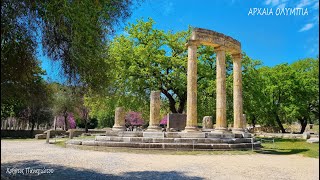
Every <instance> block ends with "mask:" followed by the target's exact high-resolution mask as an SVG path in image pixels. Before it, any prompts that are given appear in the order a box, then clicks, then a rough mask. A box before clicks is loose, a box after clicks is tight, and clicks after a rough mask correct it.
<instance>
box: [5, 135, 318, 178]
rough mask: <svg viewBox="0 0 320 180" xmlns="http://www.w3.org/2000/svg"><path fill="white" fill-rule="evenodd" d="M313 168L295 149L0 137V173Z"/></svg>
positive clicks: (184, 174)
mask: <svg viewBox="0 0 320 180" xmlns="http://www.w3.org/2000/svg"><path fill="white" fill-rule="evenodd" d="M28 168H29V172H27V169H28ZM318 169H319V159H314V158H306V157H302V156H298V155H262V154H254V155H160V154H132V153H111V152H97V151H88V150H78V149H70V148H60V147H57V146H55V145H52V144H45V141H8V140H2V141H1V174H2V175H1V176H2V178H4V176H5V177H9V178H10V179H12V178H13V179H152V180H167V179H219V180H224V179H232V180H234V179H237V180H238V179H239V180H241V179H254V180H258V179H265V180H271V179H283V180H291V179H292V180H294V179H303V180H309V179H310V180H313V179H314V180H316V179H319V170H318ZM14 170H16V171H18V172H17V173H16V174H15V175H13V174H14ZM52 171H53V172H52ZM10 173H11V174H10ZM22 173H24V174H22ZM38 173H39V174H40V175H38ZM41 173H42V174H41Z"/></svg>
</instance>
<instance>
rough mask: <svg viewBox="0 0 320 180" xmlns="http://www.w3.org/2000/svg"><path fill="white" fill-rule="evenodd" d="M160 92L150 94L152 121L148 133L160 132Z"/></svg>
mask: <svg viewBox="0 0 320 180" xmlns="http://www.w3.org/2000/svg"><path fill="white" fill-rule="evenodd" d="M160 103H161V101H160V91H151V94H150V121H149V126H148V129H147V131H160V130H161V129H160V126H159V125H160V105H161V104H160Z"/></svg>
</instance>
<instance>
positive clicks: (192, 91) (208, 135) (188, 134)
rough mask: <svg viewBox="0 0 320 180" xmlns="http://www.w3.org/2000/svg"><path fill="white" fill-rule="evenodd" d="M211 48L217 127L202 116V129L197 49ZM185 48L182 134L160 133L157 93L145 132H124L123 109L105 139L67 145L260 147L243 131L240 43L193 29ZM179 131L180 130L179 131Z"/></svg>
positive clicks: (117, 111)
mask: <svg viewBox="0 0 320 180" xmlns="http://www.w3.org/2000/svg"><path fill="white" fill-rule="evenodd" d="M199 45H207V46H212V47H213V48H214V50H215V52H216V60H217V63H216V65H217V67H216V71H217V72H216V78H217V81H216V87H217V88H216V89H217V92H216V94H217V97H216V125H215V129H213V124H212V119H211V117H208V116H206V117H204V119H203V129H199V128H198V126H197V119H198V116H197V47H198V46H199ZM187 46H188V70H187V71H188V72H187V115H186V125H185V128H184V130H183V131H181V132H162V131H161V129H160V127H159V123H160V102H161V101H160V92H159V91H152V92H151V95H150V122H149V127H148V128H147V130H146V131H136V132H132V131H124V124H125V117H124V108H123V107H118V108H117V109H116V112H115V124H114V126H113V128H112V130H110V131H107V132H106V135H105V136H96V139H95V140H94V141H92V140H70V141H68V142H67V144H69V145H91V146H107V147H131V148H156V149H191V148H192V149H249V148H250V149H251V148H259V147H260V142H256V141H255V140H254V138H252V136H251V134H250V133H248V132H245V131H244V128H245V117H244V116H243V104H242V70H241V44H240V42H238V41H237V40H235V39H233V38H231V37H229V36H226V35H224V34H221V33H218V32H215V31H211V30H206V29H201V28H194V29H193V31H192V35H191V38H190V40H189V41H188V42H187ZM226 52H229V53H230V54H231V55H232V58H233V101H234V105H233V109H234V119H233V120H234V125H233V129H232V132H230V131H229V130H228V129H227V119H226V62H225V55H226ZM181 129H182V128H181Z"/></svg>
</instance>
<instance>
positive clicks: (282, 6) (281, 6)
mask: <svg viewBox="0 0 320 180" xmlns="http://www.w3.org/2000/svg"><path fill="white" fill-rule="evenodd" d="M285 7H286V3H282V4H280V5H279V6H278V7H277V8H280V9H282V8H285Z"/></svg>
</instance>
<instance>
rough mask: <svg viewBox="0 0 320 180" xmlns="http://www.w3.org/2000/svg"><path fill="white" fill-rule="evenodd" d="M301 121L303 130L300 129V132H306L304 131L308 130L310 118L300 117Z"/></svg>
mask: <svg viewBox="0 0 320 180" xmlns="http://www.w3.org/2000/svg"><path fill="white" fill-rule="evenodd" d="M298 120H299V121H300V124H301V130H300V134H302V133H304V131H305V130H306V127H307V124H308V120H307V119H306V118H304V117H303V118H299V119H298Z"/></svg>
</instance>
